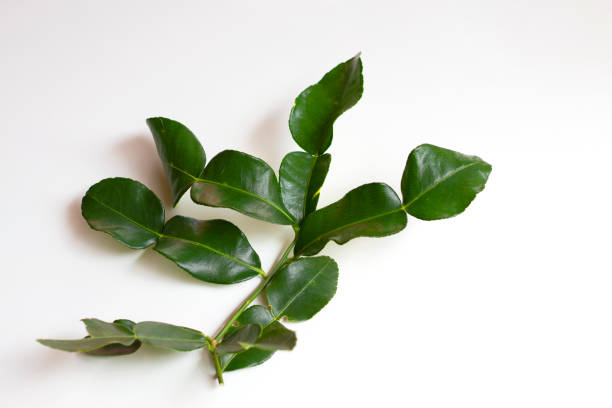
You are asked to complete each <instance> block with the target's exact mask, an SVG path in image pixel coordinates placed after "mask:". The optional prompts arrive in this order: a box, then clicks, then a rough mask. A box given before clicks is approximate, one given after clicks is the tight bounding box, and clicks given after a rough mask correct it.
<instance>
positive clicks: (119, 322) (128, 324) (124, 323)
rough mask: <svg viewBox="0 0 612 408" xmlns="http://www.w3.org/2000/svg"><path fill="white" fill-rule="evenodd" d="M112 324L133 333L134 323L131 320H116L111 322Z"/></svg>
mask: <svg viewBox="0 0 612 408" xmlns="http://www.w3.org/2000/svg"><path fill="white" fill-rule="evenodd" d="M113 323H115V324H116V325H119V326H123V327H125V328H126V329H128V330H129V331H130V333H134V326H135V325H136V323H134V322H133V321H131V320H128V319H117V320H115V321H113Z"/></svg>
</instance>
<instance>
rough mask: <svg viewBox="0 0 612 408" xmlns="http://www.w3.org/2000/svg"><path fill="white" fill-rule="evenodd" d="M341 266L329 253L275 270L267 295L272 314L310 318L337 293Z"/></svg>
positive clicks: (295, 318)
mask: <svg viewBox="0 0 612 408" xmlns="http://www.w3.org/2000/svg"><path fill="white" fill-rule="evenodd" d="M337 284H338V265H336V262H334V260H333V259H331V258H330V257H327V256H319V257H316V258H302V259H298V260H297V261H294V262H291V263H289V264H288V265H287V266H286V267H284V268H283V269H281V270H280V271H278V272H277V273H276V275H275V276H274V278H272V281H271V282H270V285H269V286H268V289H267V290H266V296H267V299H268V304H269V305H270V306H271V307H272V315H273V316H274V317H275V318H276V319H279V318H281V317H282V316H286V317H287V319H288V320H291V321H302V320H308V319H310V318H311V317H312V316H314V315H315V314H316V313H317V312H318V311H319V310H321V309H322V308H323V306H325V305H326V304H327V303H328V302H329V301H330V299H331V298H332V297H333V296H334V294H335V293H336V286H337Z"/></svg>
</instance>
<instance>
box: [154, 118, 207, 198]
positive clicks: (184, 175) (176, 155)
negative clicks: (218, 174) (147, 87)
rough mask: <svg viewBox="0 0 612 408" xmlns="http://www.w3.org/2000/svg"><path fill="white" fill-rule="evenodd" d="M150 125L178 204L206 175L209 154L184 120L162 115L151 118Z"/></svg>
mask: <svg viewBox="0 0 612 408" xmlns="http://www.w3.org/2000/svg"><path fill="white" fill-rule="evenodd" d="M147 125H149V129H151V133H152V134H153V139H154V140H155V146H156V147H157V153H158V154H159V158H160V159H161V161H162V164H163V166H164V170H165V171H166V175H167V176H168V181H169V182H170V189H171V190H172V199H173V204H174V206H176V204H177V203H178V201H179V200H180V198H181V196H182V195H183V194H184V193H185V191H187V190H189V187H191V185H192V184H193V183H194V182H195V180H196V178H197V177H199V176H200V174H202V171H203V170H204V165H205V164H206V154H205V153H204V149H203V148H202V145H201V144H200V141H199V140H198V139H197V138H196V137H195V135H194V134H193V133H192V132H191V130H189V129H187V126H185V125H183V124H182V123H179V122H177V121H175V120H172V119H167V118H161V117H159V118H149V119H147Z"/></svg>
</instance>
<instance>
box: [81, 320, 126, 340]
mask: <svg viewBox="0 0 612 408" xmlns="http://www.w3.org/2000/svg"><path fill="white" fill-rule="evenodd" d="M82 321H83V323H84V324H85V328H86V329H87V333H89V335H90V336H91V337H121V336H126V335H127V336H132V337H133V336H134V333H133V332H132V330H130V329H128V328H127V327H125V326H123V325H122V324H117V323H114V322H113V323H106V322H103V321H102V320H100V319H83V320H82Z"/></svg>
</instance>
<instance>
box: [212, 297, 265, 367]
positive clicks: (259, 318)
mask: <svg viewBox="0 0 612 408" xmlns="http://www.w3.org/2000/svg"><path fill="white" fill-rule="evenodd" d="M273 321H274V318H273V317H272V314H271V313H270V309H268V308H267V307H265V306H261V305H255V306H251V307H249V308H248V309H247V310H245V311H244V312H242V313H241V314H240V316H238V319H237V320H236V322H237V323H238V324H239V326H240V327H241V326H246V325H247V324H250V323H254V324H258V325H259V326H261V327H262V328H263V329H264V330H265V328H266V327H267V326H268V325H269V324H270V323H272V322H273ZM236 330H237V328H234V327H232V328H230V330H229V331H228V334H227V335H229V334H231V333H233V332H234V331H236ZM272 354H274V351H271V350H262V349H258V348H250V349H248V350H245V351H241V352H239V353H226V354H223V355H221V367H223V371H234V370H239V369H242V368H246V367H253V366H256V365H259V364H261V363H263V362H265V361H267V360H268V359H269V358H270V357H272Z"/></svg>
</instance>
